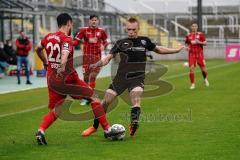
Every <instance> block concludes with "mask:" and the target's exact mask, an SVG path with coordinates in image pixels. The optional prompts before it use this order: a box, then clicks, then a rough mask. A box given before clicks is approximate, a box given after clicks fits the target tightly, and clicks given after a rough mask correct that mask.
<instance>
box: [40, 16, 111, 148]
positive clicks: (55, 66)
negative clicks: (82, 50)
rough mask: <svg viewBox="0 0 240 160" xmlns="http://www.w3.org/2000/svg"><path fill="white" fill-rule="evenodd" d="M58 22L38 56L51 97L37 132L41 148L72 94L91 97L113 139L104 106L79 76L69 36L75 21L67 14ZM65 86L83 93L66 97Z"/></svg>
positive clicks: (96, 113)
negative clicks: (93, 96)
mask: <svg viewBox="0 0 240 160" xmlns="http://www.w3.org/2000/svg"><path fill="white" fill-rule="evenodd" d="M57 23H58V27H59V31H58V32H55V33H49V34H48V35H47V36H46V37H45V38H44V39H42V40H41V43H40V44H39V46H38V48H37V54H38V56H39V57H40V59H41V60H42V62H43V64H44V66H45V68H46V69H47V82H48V95H49V104H48V108H49V112H48V113H47V114H46V115H45V116H44V118H43V120H42V122H41V124H40V126H39V129H38V131H37V133H36V139H37V142H38V144H39V145H43V144H47V142H46V139H45V135H44V133H45V130H46V129H47V128H48V127H49V126H50V125H51V124H52V123H53V122H54V121H55V120H56V119H57V117H58V115H57V112H56V107H59V106H60V105H61V104H62V103H63V102H64V100H65V98H66V97H67V95H70V96H71V97H72V98H74V99H79V98H81V97H89V99H91V106H92V109H93V113H94V115H95V117H100V118H101V125H102V127H103V129H104V134H105V137H108V136H111V135H110V134H112V133H111V127H110V125H109V123H108V121H107V119H106V116H105V114H104V109H103V107H102V106H101V104H100V102H98V101H96V100H95V99H93V98H91V97H92V95H93V90H92V88H91V87H89V86H88V84H86V83H85V82H84V81H82V80H80V79H79V77H78V74H77V72H76V71H75V69H74V66H73V51H74V50H73V44H72V42H73V41H72V38H71V37H70V35H71V30H72V26H73V22H72V18H71V16H70V15H68V14H67V13H62V14H60V15H59V16H58V17H57ZM43 49H45V50H46V53H47V57H45V54H44V53H43ZM66 71H67V74H66ZM54 73H56V74H54ZM59 79H62V80H63V81H62V82H64V83H59ZM65 84H70V85H71V86H74V87H75V88H77V87H80V88H81V91H82V93H79V94H77V95H76V94H74V95H72V94H71V93H69V94H64V93H65V91H66V88H65V87H62V86H64V85H65ZM53 85H55V86H56V85H58V87H59V88H60V89H61V91H59V90H58V91H57V90H55V89H54V88H53V87H51V86H53ZM61 87H62V88H61ZM68 91H69V90H68ZM62 92H64V93H62ZM79 95H80V96H79Z"/></svg>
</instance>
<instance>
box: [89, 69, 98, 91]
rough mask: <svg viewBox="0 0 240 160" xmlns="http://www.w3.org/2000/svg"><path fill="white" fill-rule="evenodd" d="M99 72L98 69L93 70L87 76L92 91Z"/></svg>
mask: <svg viewBox="0 0 240 160" xmlns="http://www.w3.org/2000/svg"><path fill="white" fill-rule="evenodd" d="M99 72H100V68H94V69H93V70H92V71H91V73H90V74H89V83H88V84H89V86H90V87H91V88H92V89H95V87H96V80H97V76H98V74H99Z"/></svg>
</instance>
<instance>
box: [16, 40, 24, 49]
mask: <svg viewBox="0 0 240 160" xmlns="http://www.w3.org/2000/svg"><path fill="white" fill-rule="evenodd" d="M16 47H17V48H25V45H22V44H21V43H20V42H19V40H18V39H17V40H16Z"/></svg>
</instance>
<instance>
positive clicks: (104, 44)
mask: <svg viewBox="0 0 240 160" xmlns="http://www.w3.org/2000/svg"><path fill="white" fill-rule="evenodd" d="M107 38H108V35H107V33H106V32H105V31H104V30H103V31H102V41H103V46H104V47H105V48H106V47H107V45H108V42H107Z"/></svg>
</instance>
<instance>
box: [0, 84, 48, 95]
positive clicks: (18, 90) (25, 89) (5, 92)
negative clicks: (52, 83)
mask: <svg viewBox="0 0 240 160" xmlns="http://www.w3.org/2000/svg"><path fill="white" fill-rule="evenodd" d="M45 87H47V86H42V87H33V88H24V89H16V90H11V91H3V92H0V94H7V93H14V92H21V91H28V90H32V89H40V88H45Z"/></svg>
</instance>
